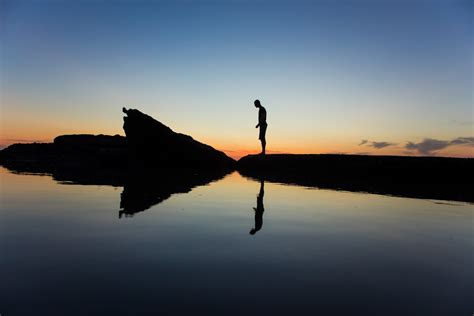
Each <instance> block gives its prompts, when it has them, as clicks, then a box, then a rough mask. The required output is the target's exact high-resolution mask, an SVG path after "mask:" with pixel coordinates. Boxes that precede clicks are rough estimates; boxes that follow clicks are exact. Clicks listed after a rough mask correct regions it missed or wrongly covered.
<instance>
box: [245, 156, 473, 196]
mask: <svg viewBox="0 0 474 316" xmlns="http://www.w3.org/2000/svg"><path fill="white" fill-rule="evenodd" d="M237 169H238V171H239V173H241V174H242V175H244V176H247V177H250V178H253V179H255V180H260V179H265V181H272V182H279V183H287V184H296V185H303V186H308V187H318V188H328V189H336V190H347V191H361V192H370V193H377V194H387V195H394V196H405V197H414V198H426V199H440V200H454V201H465V202H474V191H473V190H472V186H471V184H470V182H471V178H470V177H471V176H470V175H471V174H473V173H474V159H472V158H465V159H463V158H442V157H405V156H363V155H286V154H285V155H266V156H261V155H249V156H246V157H243V158H241V159H240V160H239V161H238V162H237Z"/></svg>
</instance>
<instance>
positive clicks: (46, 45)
mask: <svg viewBox="0 0 474 316" xmlns="http://www.w3.org/2000/svg"><path fill="white" fill-rule="evenodd" d="M473 14H474V5H473V2H472V1H454V0H453V1H451V0H445V1H442V0H440V1H436V0H434V1H390V0H386V1H369V0H365V1H356V0H347V1H344V0H340V1H294V0H293V1H286V2H285V1H264V0H260V1H243V0H241V1H238V0H235V1H226V0H223V1H214V2H211V1H184V0H181V1H105V0H104V1H74V2H72V1H41V0H36V1H32V0H31V1H20V0H19V1H5V0H1V1H0V102H1V103H0V146H2V147H5V146H7V145H9V144H11V143H17V142H35V141H36V142H50V141H52V140H53V139H54V137H55V136H58V135H61V134H77V133H81V134H83V133H90V134H110V135H114V134H120V135H124V132H123V129H122V116H123V114H122V112H121V109H122V107H123V106H125V107H127V108H129V107H130V108H136V109H139V110H141V111H142V112H144V113H147V114H149V115H151V116H153V117H154V118H156V119H158V120H159V121H161V122H162V123H164V124H166V125H168V126H169V127H171V128H172V129H173V130H175V131H177V132H181V133H185V134H189V135H191V136H193V138H195V139H197V140H199V141H201V142H204V143H207V144H209V145H211V146H213V147H215V148H216V149H219V150H223V151H225V152H226V153H227V154H229V155H230V156H232V157H234V158H239V157H241V156H243V155H246V154H248V153H257V152H259V150H260V143H259V141H258V131H257V130H256V129H255V125H256V124H257V114H258V111H257V109H256V108H255V107H254V105H253V101H254V100H255V99H259V100H260V101H261V103H262V105H263V106H264V107H265V108H266V110H267V113H268V114H267V116H268V118H267V121H268V130H267V151H268V152H269V153H347V154H373V155H435V156H453V157H474V129H473V126H474V115H473V112H474V110H473V91H474V90H473V88H474V85H473V40H472V38H473V34H472V33H473Z"/></svg>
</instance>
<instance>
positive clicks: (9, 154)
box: [0, 108, 235, 173]
mask: <svg viewBox="0 0 474 316" xmlns="http://www.w3.org/2000/svg"><path fill="white" fill-rule="evenodd" d="M123 110H124V112H125V113H126V114H127V116H126V117H124V130H125V134H126V135H127V136H126V137H123V136H119V135H116V136H107V135H62V136H58V137H56V138H55V139H54V142H53V143H33V144H13V145H11V146H8V147H7V148H5V149H3V150H2V151H0V163H1V164H2V165H4V166H6V167H8V168H11V169H16V168H17V169H22V170H23V171H31V172H46V173H48V172H49V173H54V171H55V170H56V169H58V168H59V169H61V170H60V171H61V173H64V171H65V169H66V168H69V169H76V168H78V169H88V170H89V171H90V170H93V169H94V170H95V169H100V170H102V169H107V170H118V171H122V170H124V169H127V168H129V167H131V168H137V167H145V168H170V167H179V168H192V169H196V168H206V169H221V168H224V169H232V168H233V167H234V164H235V161H234V160H233V159H232V158H230V157H228V156H226V154H224V153H223V152H221V151H218V150H216V149H214V148H212V147H211V146H209V145H206V144H203V143H200V142H198V141H196V140H194V139H193V138H192V137H191V136H188V135H184V134H179V133H175V132H173V131H172V130H171V129H170V128H169V127H167V126H166V125H164V124H162V123H160V122H158V121H157V120H155V119H154V118H152V117H151V116H148V115H146V114H143V113H142V112H140V111H138V110H132V109H131V110H126V109H125V108H124V109H123ZM30 169H31V170H30Z"/></svg>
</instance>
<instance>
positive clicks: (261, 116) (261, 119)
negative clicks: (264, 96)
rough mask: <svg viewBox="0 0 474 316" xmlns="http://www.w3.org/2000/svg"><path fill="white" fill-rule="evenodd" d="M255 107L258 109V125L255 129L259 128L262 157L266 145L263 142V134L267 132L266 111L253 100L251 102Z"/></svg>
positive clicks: (264, 141)
mask: <svg viewBox="0 0 474 316" xmlns="http://www.w3.org/2000/svg"><path fill="white" fill-rule="evenodd" d="M253 103H254V104H255V107H256V108H258V124H257V126H255V128H259V127H260V133H259V134H258V139H260V142H261V143H262V153H261V154H262V155H265V146H266V145H267V141H266V140H265V133H266V132H267V126H268V124H267V110H265V108H264V107H263V106H262V105H261V104H260V101H259V100H255V101H254V102H253Z"/></svg>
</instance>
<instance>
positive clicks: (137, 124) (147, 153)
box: [123, 108, 235, 169]
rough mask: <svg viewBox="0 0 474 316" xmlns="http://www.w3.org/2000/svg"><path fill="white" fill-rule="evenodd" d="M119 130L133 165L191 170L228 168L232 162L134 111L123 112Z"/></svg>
mask: <svg viewBox="0 0 474 316" xmlns="http://www.w3.org/2000/svg"><path fill="white" fill-rule="evenodd" d="M123 112H124V113H125V114H127V116H126V117H124V125H123V129H124V131H125V134H126V135H127V142H128V144H129V146H130V149H131V150H130V152H131V153H133V155H134V157H135V158H136V159H135V160H136V162H137V163H143V164H144V165H145V166H148V167H149V166H154V167H156V166H162V165H163V166H166V167H168V166H175V167H191V168H196V167H199V168H202V167H206V168H209V167H211V168H213V169H215V168H222V167H224V168H231V167H232V166H233V164H234V163H235V161H234V160H233V159H231V158H229V157H227V156H226V155H225V154H224V153H223V152H221V151H218V150H215V149H214V148H212V147H211V146H209V145H206V144H203V143H200V142H198V141H196V140H194V139H193V138H192V137H191V136H188V135H184V134H179V133H175V132H173V131H172V130H171V129H170V128H169V127H167V126H166V125H163V124H162V123H160V122H158V121H157V120H155V119H154V118H152V117H151V116H148V115H146V114H143V113H142V112H140V111H138V110H134V109H129V110H127V109H125V108H124V109H123Z"/></svg>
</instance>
